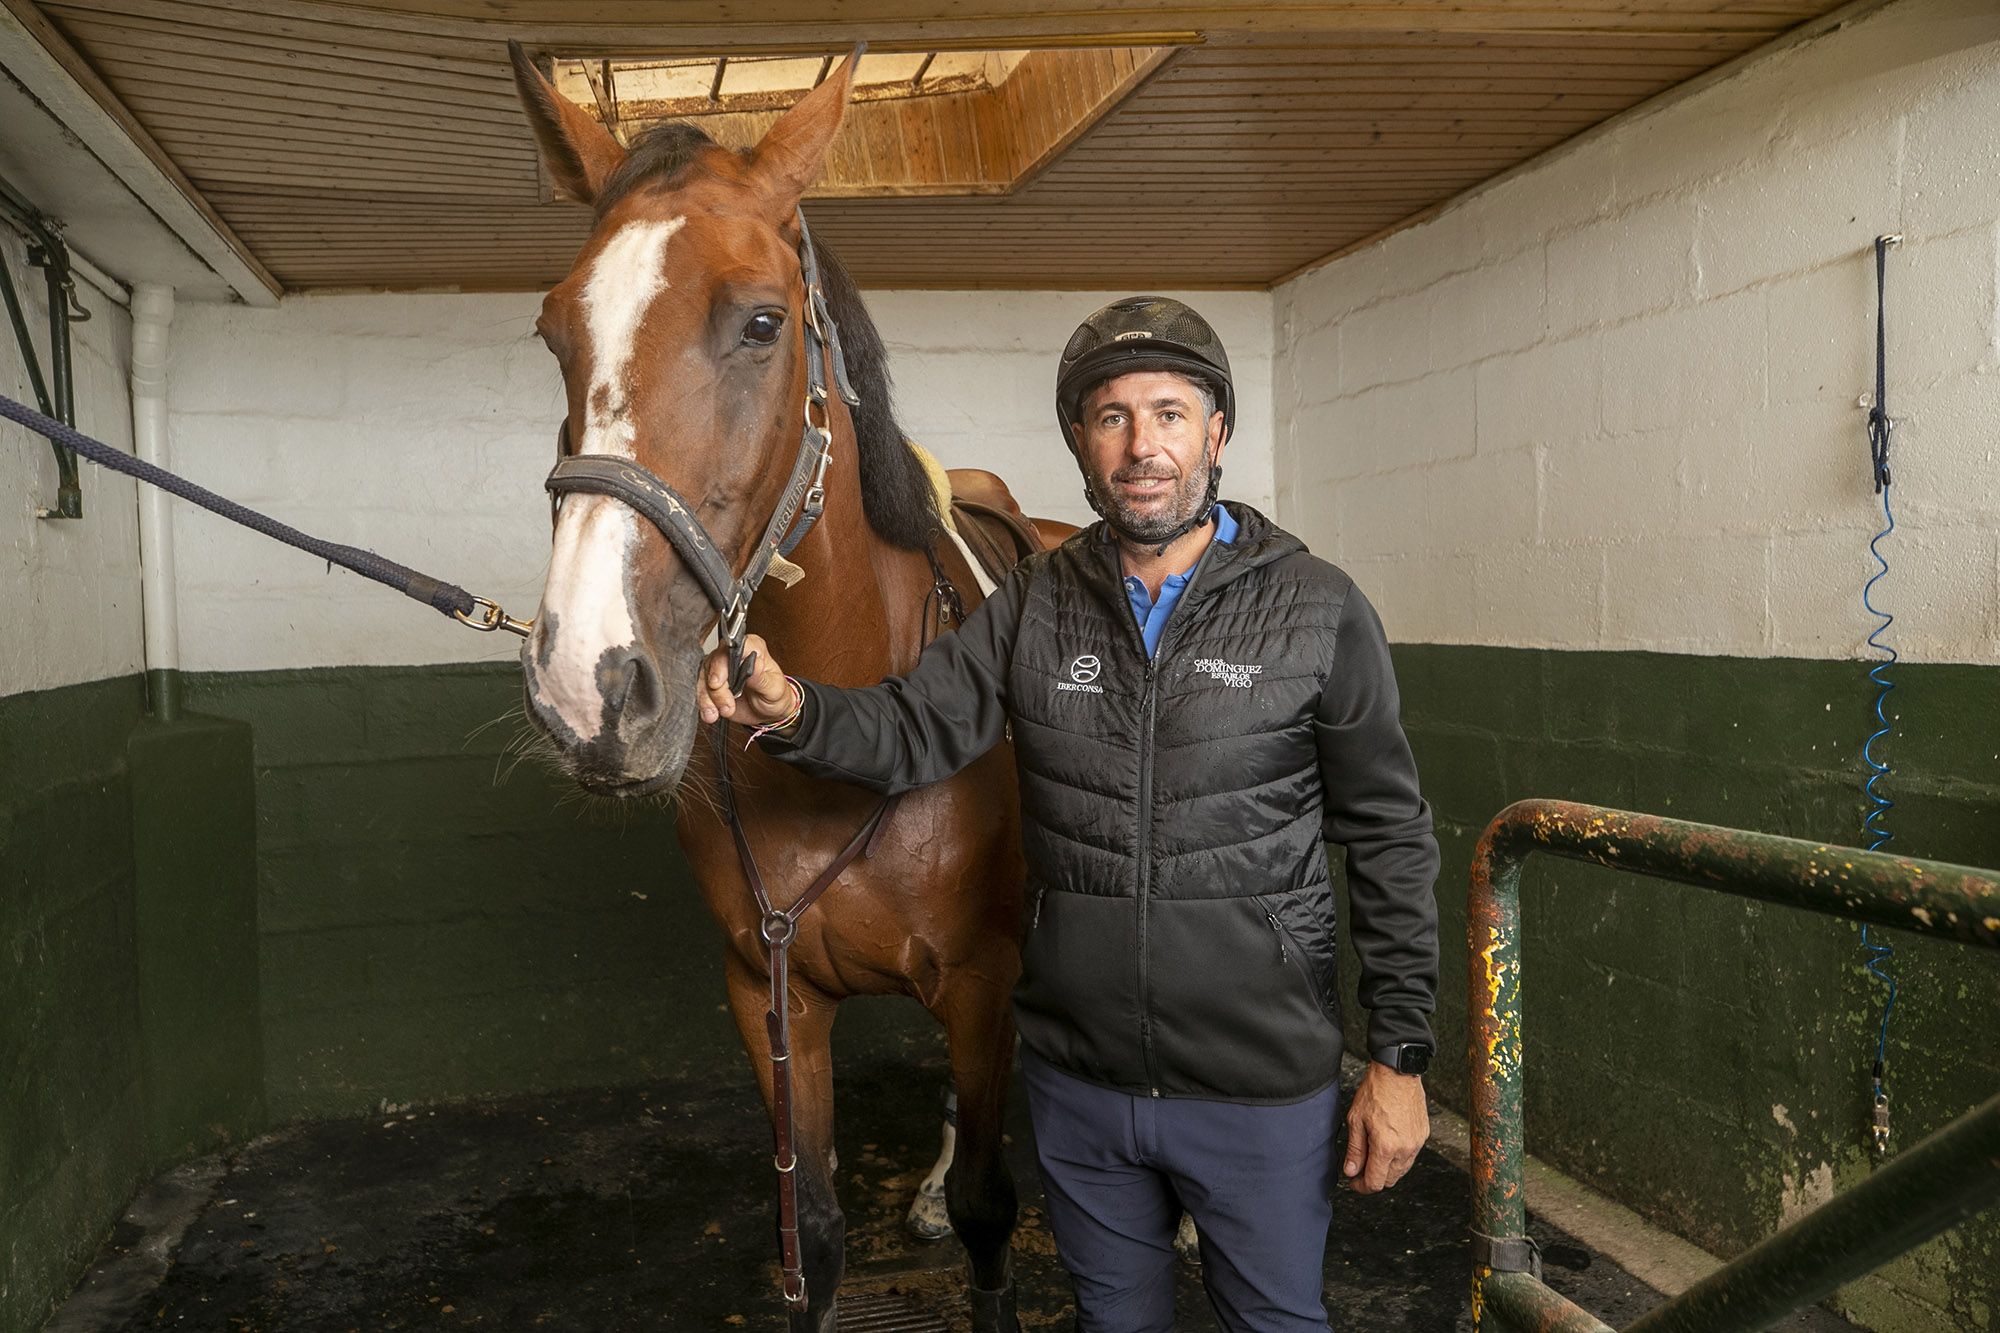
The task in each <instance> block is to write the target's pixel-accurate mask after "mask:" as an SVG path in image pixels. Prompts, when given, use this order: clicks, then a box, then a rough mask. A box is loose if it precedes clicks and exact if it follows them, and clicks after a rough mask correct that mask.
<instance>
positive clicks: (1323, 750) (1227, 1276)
mask: <svg viewBox="0 0 2000 1333" xmlns="http://www.w3.org/2000/svg"><path fill="white" fill-rule="evenodd" d="M1055 396H1056V407H1057V418H1058V422H1059V424H1060V425H1061V427H1062V430H1063V434H1064V437H1065V438H1066V439H1067V441H1068V443H1069V447H1070V450H1071V452H1072V453H1073V454H1074V455H1075V457H1076V460H1077V462H1078V464H1079V466H1080V467H1081V468H1082V471H1083V476H1084V490H1085V494H1086V495H1087V496H1088V497H1089V500H1090V503H1091V507H1092V508H1093V509H1095V510H1096V511H1097V513H1098V514H1099V515H1100V517H1101V518H1102V520H1103V521H1102V522H1100V523H1097V524H1095V525H1093V526H1092V527H1090V528H1087V529H1085V530H1084V531H1083V532H1081V533H1079V534H1077V535H1076V536H1075V537H1073V538H1071V539H1070V540H1069V541H1068V542H1066V543H1064V544H1063V545H1062V546H1061V547H1059V548H1057V549H1056V550H1053V551H1048V552H1044V553H1042V554H1040V555H1036V556H1031V557H1029V558H1028V559H1027V560H1025V561H1024V562H1022V564H1021V565H1020V566H1019V567H1018V568H1016V569H1015V570H1014V572H1013V573H1012V574H1011V575H1010V576H1009V578H1008V580H1007V582H1006V583H1005V585H1004V586H1002V587H1001V589H1000V590H999V591H998V592H996V593H995V594H994V595H993V596H992V597H991V598H989V599H988V600H987V601H986V603H985V604H984V605H982V606H981V607H980V608H979V610H978V611H977V612H975V613H974V614H973V615H971V616H970V617H968V618H967V620H966V622H965V624H964V626H963V627H961V628H960V629H959V631H958V632H957V633H955V634H950V635H946V636H944V637H943V638H941V639H939V640H938V641H937V642H936V643H933V644H932V645H931V646H930V648H929V649H928V650H926V652H925V653H924V654H923V656H922V658H921V659H920V660H919V661H918V663H917V665H916V667H915V668H914V669H913V670H911V671H910V673H909V674H908V675H907V676H903V677H897V678H891V679H889V680H885V681H883V682H882V683H881V684H879V685H875V686H871V687H869V688H866V689H858V690H842V689H835V688H832V687H829V686H825V685H820V684H815V683H812V682H806V681H796V680H793V679H791V678H790V677H787V676H786V675H784V673H783V671H782V668H781V667H780V666H779V665H778V663H777V662H776V661H775V660H773V658H772V657H771V654H770V651H769V649H768V647H767V646H766V645H765V644H763V643H762V642H761V641H758V640H756V639H755V637H754V636H753V637H752V639H751V641H750V642H749V643H748V644H747V645H746V651H751V650H754V651H755V652H756V653H757V660H758V663H759V666H758V668H757V670H756V671H755V672H754V674H752V676H751V677H750V679H749V680H748V681H747V682H746V683H745V686H744V690H743V693H742V694H741V695H740V696H735V695H732V694H731V693H730V690H729V687H728V684H727V681H728V663H727V659H726V656H725V655H724V654H722V653H721V652H718V653H716V654H715V655H714V656H713V657H711V658H710V660H709V661H708V663H707V664H706V665H705V667H704V674H703V691H702V698H701V704H700V708H701V715H702V720H703V721H705V722H712V721H714V720H715V719H716V718H717V717H725V718H733V719H734V720H735V721H737V722H739V723H742V724H744V725H746V726H752V727H759V728H764V729H766V734H764V735H763V736H762V737H761V742H762V744H764V745H765V746H766V748H768V749H770V750H771V751H772V752H773V753H776V754H778V755H780V756H782V757H783V758H785V759H786V760H787V761H788V762H791V763H794V764H796V765H798V766H799V767H800V768H802V769H805V770H806V771H808V772H811V773H813V774H815V775H816V776H820V777H824V778H835V779H841V780H845V781H849V782H857V783H860V784H862V785H864V786H867V787H870V788H872V789H874V790H876V791H878V792H883V793H889V792H895V791H903V790H907V789H909V788H912V787H917V786H922V785H924V784H926V783H931V782H935V781H938V780H939V779H941V778H944V777H946V776H949V775H950V774H952V773H954V772H956V771H957V770H958V769H960V768H962V767H963V766H965V765H966V764H969V763H971V762H972V761H973V760H974V759H976V758H978V757H979V756H980V755H981V754H984V753H985V752H986V751H987V750H989V749H991V748H992V747H993V746H994V745H997V744H999V743H1000V741H1001V739H1002V738H1003V737H1004V736H1006V735H1007V734H1008V733H1009V729H1010V728H1011V734H1012V738H1013V744H1014V754H1015V760H1016V763H1017V765H1018V769H1019V774H1020V791H1021V819H1022V838H1023V842H1024V845H1025V851H1026V854H1027V864H1028V894H1029V901H1028V904H1027V912H1028V925H1027V928H1026V932H1025V936H1024V939H1023V943H1022V973H1021V980H1020V984H1019V986H1018V987H1017V989H1016V991H1015V1018H1016V1022H1017V1024H1018V1026H1019V1029H1020V1034H1021V1041H1022V1046H1023V1051H1022V1062H1021V1063H1022V1073H1023V1077H1024V1080H1025V1082H1026V1084H1027V1089H1028V1098H1029V1109H1030V1113H1031V1116H1032V1119H1033V1123H1034V1128H1035V1139H1036V1151H1037V1154H1038V1156H1039V1159H1040V1163H1041V1169H1042V1179H1043V1182H1044V1186H1045V1192H1046V1196H1047V1215H1048V1219H1049V1224H1050V1227H1051V1229H1052V1231H1053V1232H1054V1236H1055V1241H1056V1250H1057V1253H1058V1255H1059V1256H1060V1258H1061V1260H1062V1262H1063V1265H1064V1267H1065V1268H1066V1269H1068V1271H1069V1273H1070V1276H1071V1279H1072V1282H1073V1284H1074V1287H1075V1292H1076V1307H1077V1322H1078V1327H1079V1328H1080V1329H1082V1330H1085V1333H1168V1330H1171V1329H1172V1328H1173V1282H1172V1271H1173V1262H1174V1250H1173V1238H1174V1232H1175V1229H1176V1226H1177V1223H1178V1221H1179V1218H1180V1214H1181V1211H1182V1209H1184V1208H1185V1209H1186V1210H1187V1211H1188V1212H1189V1213H1190V1214H1192V1215H1193V1217H1194V1220H1195V1223H1196V1226H1197V1228H1198V1230H1199V1233H1200V1237H1201V1252H1202V1260H1203V1279H1204V1282H1205V1285H1206V1288H1207V1291H1208V1295H1209V1299H1210V1302H1211V1303H1212V1304H1213V1305H1214V1307H1215V1310H1216V1313H1217V1315H1218V1317H1219V1318H1220V1319H1221V1321H1222V1323H1223V1325H1224V1326H1225V1327H1226V1328H1229V1329H1231V1330H1252V1331H1254V1333H1280V1331H1282V1333H1298V1331H1299V1330H1325V1329H1326V1327H1327V1320H1326V1309H1325V1305H1324V1301H1323V1297H1322V1292H1323V1282H1322V1276H1321V1270H1322V1266H1323V1264H1324V1258H1325V1246H1326V1235H1327V1228H1328V1225H1329V1222H1330V1218H1331V1211H1332V1210H1331V1196H1332V1191H1333V1189H1334V1187H1335V1185H1336V1184H1338V1183H1339V1180H1340V1178H1341V1177H1342V1176H1344V1177H1345V1178H1346V1179H1347V1180H1348V1181H1349V1182H1350V1183H1351V1184H1352V1186H1353V1188H1354V1189H1356V1190H1358V1191H1360V1192H1362V1193H1374V1192H1376V1191H1379V1190H1382V1189H1386V1188H1387V1187H1389V1186H1390V1185H1392V1184H1394V1183H1395V1182H1396V1180H1398V1179H1400V1178H1401V1176H1402V1175H1403V1173H1404V1172H1405V1171H1407V1170H1408V1169H1409V1166H1410V1163H1411V1162H1412V1161H1413V1160H1414V1159H1415V1157H1416V1154H1417V1150H1418V1149H1419V1148H1420V1147H1421V1146H1422V1145H1423V1143H1424V1141H1425V1139H1426V1138H1427V1137H1428V1136H1429V1132H1430V1121H1429V1116H1428V1114H1427V1112H1426V1109H1425V1105H1424V1094H1423V1085H1422V1078H1421V1075H1422V1074H1423V1072H1424V1070H1425V1068H1426V1067H1427V1066H1428V1064H1429V1059H1430V1054H1431V1051H1432V1048H1433V1041H1432V1037H1431V1031H1430V1025H1429V1018H1428V1015H1429V1014H1430V1012H1431V1009H1432V1002H1433V997H1434V995H1435V993H1436V990H1437V965H1438V960H1437V909H1436V903H1435V901H1434V898H1433V888H1434V883H1435V880H1436V878H1437V865H1438V853H1437V844H1436V841H1435V840H1434V839H1433V837H1432V835H1431V816H1430V810H1429V807H1428V806H1427V805H1426V804H1425V803H1424V801H1423V799H1422V797H1421V796H1420V795H1419V792H1418V786H1417V773H1416V765H1415V762H1414V760H1413V759H1412V757H1411V754H1410V747H1409V743H1408V740H1407V739H1406V738H1405V736H1404V734H1403V729H1402V724H1401V721H1400V718H1399V716H1398V701H1397V693H1396V682H1395V674H1394V671H1393V669H1392V668H1391V665H1390V660H1389V650H1388V644H1387V641H1386V639H1385V637H1384V635H1383V631H1382V625H1381V622H1380V621H1379V620H1378V619H1377V618H1376V615H1375V612H1374V609H1373V608H1372V607H1371V606H1370V605H1369V604H1368V601H1367V599H1366V598H1364V597H1363V596H1362V595H1361V592H1360V590H1359V589H1358V588H1356V587H1355V586H1354V583H1353V580H1351V579H1350V578H1348V576H1347V575H1346V574H1344V573H1343V572H1341V571H1340V570H1339V569H1337V568H1335V567H1334V566H1332V565H1330V564H1328V563H1326V562H1325V561H1323V560H1320V559H1318V558H1317V557H1315V556H1313V555H1312V554H1310V553H1309V552H1308V551H1307V550H1306V548H1305V546H1304V544H1303V543H1301V542H1300V541H1299V539H1298V538H1296V537H1294V536H1292V535H1291V534H1289V533H1287V532H1284V531H1282V530H1281V529H1279V528H1278V527H1277V526H1276V525H1274V524H1273V523H1272V522H1271V521H1270V520H1269V519H1267V518H1266V517H1264V515H1262V514H1260V513H1258V512H1257V511H1256V510H1255V509H1252V508H1251V507H1250V506H1248V505H1244V504H1241V503H1238V502H1236V501H1226V502H1224V501H1219V500H1218V492H1219V486H1220V483H1221V478H1222V454H1223V450H1224V448H1225V447H1226V446H1227V444H1228V442H1229V434H1230V431H1231V428H1232V427H1233V425H1234V423H1235V389H1234V385H1233V383H1232V382H1231V379H1230V373H1229V359H1228V356H1227V354H1226V353H1225V352H1224V350H1223V347H1222V343H1221V340H1220V339H1219V338H1217V336H1216V334H1215V331H1214V330H1213V329H1212V328H1210V326H1209V324H1208V322H1207V321H1206V320H1204V319H1203V318H1202V317H1201V316H1200V315H1198V314H1196V313H1195V312H1194V311H1193V310H1192V309H1190V308H1189V307H1187V306H1186V305H1183V304H1182V303H1181V302H1178V301H1173V300H1168V299H1165V298H1161V297H1133V298H1130V299H1127V300H1122V301H1115V302H1113V303H1112V304H1110V305H1108V306H1105V307H1104V308H1103V309H1102V310H1099V311H1097V312H1096V313H1095V314H1093V315H1092V316H1091V317H1090V318H1089V319H1087V320H1085V321H1084V323H1083V324H1082V326H1081V327H1079V328H1078V329H1077V331H1076V334H1075V335H1074V336H1073V337H1072V338H1071V339H1070V342H1069V345H1068V347H1067V348H1066V349H1065V350H1064V353H1063V358H1062V363H1061V365H1060V367H1059V369H1058V372H1057V377H1056V395H1055ZM1326 842H1332V843H1335V844H1337V845H1339V846H1340V847H1342V848H1343V849H1344V850H1345V852H1346V856H1347V879H1348V888H1349V902H1350V909H1351V910H1350V914H1349V934H1350V937H1351V939H1352V940H1353V942H1354V946H1355V949H1356V952H1357V953H1358V955H1359V958H1360V963H1361V976H1360V984H1359V988H1358V990H1359V998H1360V1001H1361V1003H1362V1004H1363V1005H1364V1006H1365V1007H1366V1008H1367V1009H1368V1010H1369V1016H1368V1023H1367V1031H1368V1049H1369V1055H1370V1056H1371V1060H1370V1063H1369V1065H1368V1072H1367V1075H1366V1077H1365V1078H1364V1079H1363V1081H1362V1083H1361V1086H1360V1088H1359V1090H1358V1091H1357V1093H1356V1095H1355V1097H1354V1099H1353V1104H1352V1105H1351V1106H1350V1107H1348V1108H1347V1109H1346V1118H1347V1125H1348V1129H1349V1135H1348V1148H1347V1151H1346V1153H1345V1154H1344V1157H1343V1158H1342V1159H1341V1160H1336V1157H1335V1151H1334V1143H1335V1137H1336V1134H1335V1131H1336V1128H1337V1127H1338V1120H1339V1117H1340V1114H1341V1108H1340V1106H1339V1096H1340V1085H1339V1071H1340V1056H1341V1028H1340V1024H1339V1021H1338V1016H1337V1015H1338V986H1337V983H1336V977H1335V968H1336V962H1337V954H1336V949H1335V939H1336V930H1335V925H1336V920H1337V914H1336V903H1335V900H1334V894H1333V891H1332V889H1331V886H1330V881H1329V876H1328V869H1327V856H1326V851H1325V847H1324V843H1326Z"/></svg>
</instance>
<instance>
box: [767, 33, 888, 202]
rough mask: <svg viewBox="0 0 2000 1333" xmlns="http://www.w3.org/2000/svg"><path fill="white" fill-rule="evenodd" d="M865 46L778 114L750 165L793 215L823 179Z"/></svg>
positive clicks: (771, 196)
mask: <svg viewBox="0 0 2000 1333" xmlns="http://www.w3.org/2000/svg"><path fill="white" fill-rule="evenodd" d="M867 49H868V47H867V44H866V43H863V44H862V45H860V46H857V47H855V48H854V50H853V51H852V52H851V53H850V54H849V55H848V57H847V59H845V60H843V61H841V62H840V68H839V69H837V70H834V71H833V72H832V73H831V74H829V75H827V76H826V78H825V79H823V80H821V81H820V85H819V87H817V88H815V89H813V90H812V91H811V92H809V93H807V94H806V95H805V96H804V97H801V98H800V99H799V100H798V101H797V102H796V103H794V104H793V106H792V109H791V110H790V111H787V112H786V113H785V114H784V115H782V116H780V117H778V123H777V124H775V125H773V126H772V127H771V128H770V129H769V130H768V131H766V132H765V134H764V137H763V139H762V140H761V141H760V142H759V143H758V145H757V151H756V155H755V157H754V158H753V159H752V167H751V171H752V173H753V178H754V179H755V180H756V182H757V184H758V186H759V187H760V188H762V190H763V191H764V194H765V196H766V197H767V198H768V199H769V200H770V201H771V204H772V206H773V210H774V211H775V212H777V213H779V214H781V215H789V214H790V213H791V211H792V210H793V209H794V208H796V207H798V203H799V200H800V199H801V198H802V197H804V195H805V192H806V191H807V190H808V189H810V188H812V183H813V182H814V181H816V180H818V179H819V174H820V172H821V171H822V170H823V169H824V168H825V166H826V150H827V149H828V148H829V147H831V146H832V145H833V136H834V135H835V134H838V133H839V132H840V120H841V117H842V116H844V115H846V114H847V95H848V93H849V92H850V91H851V90H852V89H853V87H854V69H855V66H857V65H859V64H860V63H861V53H862V52H863V51H865V50H867Z"/></svg>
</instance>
